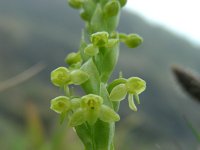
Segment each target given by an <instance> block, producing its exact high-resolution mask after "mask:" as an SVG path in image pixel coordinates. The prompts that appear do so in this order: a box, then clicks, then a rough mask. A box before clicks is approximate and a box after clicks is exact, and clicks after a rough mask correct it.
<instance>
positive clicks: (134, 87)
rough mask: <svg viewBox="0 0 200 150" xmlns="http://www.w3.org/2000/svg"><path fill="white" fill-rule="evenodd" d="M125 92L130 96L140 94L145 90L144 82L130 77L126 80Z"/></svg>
mask: <svg viewBox="0 0 200 150" xmlns="http://www.w3.org/2000/svg"><path fill="white" fill-rule="evenodd" d="M126 88H127V91H128V92H129V93H131V94H134V95H135V94H140V93H142V92H143V91H144V90H145V89H146V82H145V81H144V80H142V79H141V78H138V77H131V78H129V79H127V83H126Z"/></svg>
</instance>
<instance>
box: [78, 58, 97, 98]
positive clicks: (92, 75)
mask: <svg viewBox="0 0 200 150" xmlns="http://www.w3.org/2000/svg"><path fill="white" fill-rule="evenodd" d="M80 69H81V70H83V71H85V72H86V73H87V74H88V75H89V79H88V80H87V81H86V82H85V83H83V84H82V87H83V89H84V90H85V92H86V93H87V94H90V93H93V94H97V95H98V94H99V88H100V77H99V72H98V70H97V68H96V66H95V64H94V62H93V60H92V59H91V58H90V59H89V60H88V61H87V62H85V63H84V64H83V65H82V67H81V68H80Z"/></svg>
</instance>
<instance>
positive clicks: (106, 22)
mask: <svg viewBox="0 0 200 150" xmlns="http://www.w3.org/2000/svg"><path fill="white" fill-rule="evenodd" d="M126 2H127V0H68V3H69V5H70V6H71V7H72V8H75V9H80V17H81V18H82V19H83V21H84V22H85V29H84V30H82V36H81V41H80V46H79V48H78V51H77V52H72V53H69V54H68V55H67V57H66V58H65V62H66V64H67V65H68V68H66V67H59V68H57V69H55V70H53V71H52V72H51V81H52V83H53V84H54V85H55V86H58V87H61V89H62V90H63V92H64V93H65V96H59V97H56V98H54V99H53V100H51V107H50V108H51V109H52V110H53V111H55V112H57V113H59V114H60V118H61V119H60V120H61V123H62V122H63V121H64V120H67V121H68V124H69V125H70V126H71V127H74V129H75V130H76V133H77V135H78V137H79V138H80V140H81V141H82V143H83V144H84V149H85V150H114V145H113V143H114V141H113V139H114V132H115V122H116V121H119V120H120V116H119V115H118V114H117V111H118V110H119V107H120V103H121V101H122V100H124V99H126V97H127V98H128V104H129V107H130V108H131V109H132V110H133V111H137V107H136V104H140V99H139V94H141V93H142V92H143V91H144V90H145V88H146V83H145V81H144V80H143V79H141V78H138V77H130V78H128V79H125V78H124V77H122V76H123V75H122V72H121V73H120V75H119V78H118V79H115V80H114V81H111V83H110V84H109V83H108V81H110V77H111V75H112V73H113V71H114V69H115V67H116V64H117V61H118V57H119V54H120V49H119V48H120V47H119V46H120V42H123V43H125V44H126V45H127V46H128V47H129V48H135V47H137V46H139V45H140V44H141V43H142V41H143V40H142V38H141V37H140V36H139V35H137V34H128V35H127V34H124V33H118V32H117V31H116V28H117V26H118V23H119V18H120V11H121V8H122V7H123V6H124V5H125V4H126ZM72 84H74V85H80V86H81V88H82V89H83V92H82V93H83V94H82V96H77V95H76V94H75V93H77V92H76V86H75V87H74V88H73V90H71V87H72V86H71V85H72ZM135 102H136V104H135Z"/></svg>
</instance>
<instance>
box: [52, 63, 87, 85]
mask: <svg viewBox="0 0 200 150" xmlns="http://www.w3.org/2000/svg"><path fill="white" fill-rule="evenodd" d="M88 78H89V75H88V74H87V73H86V72H84V71H83V70H81V69H74V70H71V71H70V70H69V69H67V68H66V67H59V68H57V69H55V70H53V71H52V72H51V82H52V83H53V84H54V85H55V86H58V87H64V86H67V85H69V84H75V85H81V84H82V83H84V82H85V81H87V80H88Z"/></svg>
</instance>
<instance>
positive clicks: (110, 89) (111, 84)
mask: <svg viewBox="0 0 200 150" xmlns="http://www.w3.org/2000/svg"><path fill="white" fill-rule="evenodd" d="M126 81H127V80H126V79H125V78H118V79H115V80H114V81H112V82H111V83H110V84H109V85H108V86H107V89H108V92H109V93H110V92H111V91H112V89H113V88H114V87H116V86H117V85H119V84H125V83H126Z"/></svg>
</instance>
